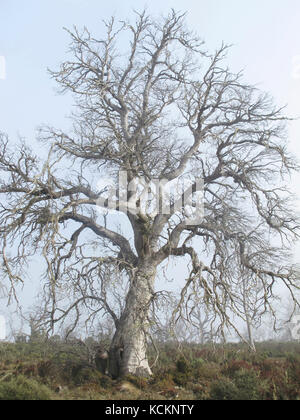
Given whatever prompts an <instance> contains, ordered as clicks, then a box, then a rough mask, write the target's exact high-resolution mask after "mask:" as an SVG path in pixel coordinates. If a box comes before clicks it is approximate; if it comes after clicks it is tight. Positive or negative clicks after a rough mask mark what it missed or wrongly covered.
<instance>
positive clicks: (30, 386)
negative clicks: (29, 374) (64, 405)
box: [0, 376, 52, 401]
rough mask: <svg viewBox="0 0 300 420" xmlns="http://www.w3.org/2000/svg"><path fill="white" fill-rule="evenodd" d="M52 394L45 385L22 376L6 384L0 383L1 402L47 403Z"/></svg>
mask: <svg viewBox="0 0 300 420" xmlns="http://www.w3.org/2000/svg"><path fill="white" fill-rule="evenodd" d="M51 396H52V392H51V390H50V389H49V388H47V387H46V386H45V385H42V384H40V383H38V382H36V381H35V380H33V379H27V378H25V377H24V376H18V377H14V378H12V379H11V380H10V381H8V382H0V400H1V401H38V400H41V401H47V400H51Z"/></svg>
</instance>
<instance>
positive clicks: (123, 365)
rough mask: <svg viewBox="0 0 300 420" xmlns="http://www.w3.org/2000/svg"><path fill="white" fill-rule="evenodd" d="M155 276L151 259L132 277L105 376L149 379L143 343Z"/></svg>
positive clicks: (145, 349) (142, 264)
mask: <svg viewBox="0 0 300 420" xmlns="http://www.w3.org/2000/svg"><path fill="white" fill-rule="evenodd" d="M155 276H156V265H155V264H154V263H153V261H151V260H149V261H146V262H145V261H143V262H141V263H140V265H139V267H138V268H137V269H136V271H135V273H134V274H133V277H132V279H131V286H130V289H129V292H128V295H127V298H126V304H125V308H124V311H123V313H122V315H121V317H120V320H119V321H118V324H117V328H116V332H115V335H114V337H113V340H112V343H111V347H110V351H109V373H110V375H111V376H112V377H115V378H116V377H120V376H124V375H127V374H134V375H138V376H149V375H151V373H152V372H151V369H150V367H149V364H148V359H147V343H146V341H147V330H148V328H149V320H148V315H149V306H150V303H151V298H152V297H153V287H154V282H155Z"/></svg>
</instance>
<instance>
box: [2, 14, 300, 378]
mask: <svg viewBox="0 0 300 420" xmlns="http://www.w3.org/2000/svg"><path fill="white" fill-rule="evenodd" d="M105 27H106V30H107V33H106V36H105V37H104V38H101V39H97V38H94V37H93V35H92V34H91V33H90V32H89V31H88V29H86V28H84V29H83V31H79V30H78V29H77V28H74V30H73V31H69V34H70V37H71V45H70V53H71V58H70V59H69V60H66V61H65V62H64V63H63V64H62V65H61V67H60V69H59V70H58V71H55V72H52V73H51V74H52V76H53V78H54V79H55V80H56V81H57V83H58V85H59V86H60V89H61V91H62V92H72V93H73V94H74V97H75V103H76V112H75V113H74V114H73V116H72V118H73V129H72V130H70V132H69V133H65V132H63V131H60V130H56V129H54V128H51V127H48V128H46V127H44V128H42V129H41V130H40V133H39V138H40V140H41V141H42V142H44V144H45V147H48V151H49V154H48V158H47V159H46V160H45V161H44V162H41V159H39V158H38V157H37V156H36V155H35V154H34V152H33V151H32V150H30V148H29V147H28V146H27V145H26V144H24V143H22V144H20V145H19V146H13V148H11V147H10V144H9V143H10V141H9V140H8V138H7V136H6V135H5V134H1V148H0V170H1V173H2V177H1V184H0V192H1V194H2V196H3V197H2V198H3V199H2V201H1V213H0V215H1V219H0V220H1V230H0V232H1V243H2V247H1V249H2V251H1V256H2V270H3V272H4V274H5V275H6V276H8V277H9V279H10V284H11V295H14V294H16V289H15V287H16V284H17V283H18V282H20V281H22V279H23V277H22V276H23V274H22V270H23V269H24V267H25V263H26V260H27V259H28V258H30V257H33V256H36V255H37V253H38V252H40V253H41V255H42V256H43V257H44V259H45V261H46V264H47V270H46V274H47V278H48V280H49V281H48V283H47V284H48V289H45V290H46V291H48V300H47V302H46V304H47V305H48V311H49V317H50V319H51V323H52V325H54V324H55V323H57V322H59V321H61V320H62V319H63V318H64V317H65V316H67V315H70V314H71V313H72V314H73V317H74V324H76V322H77V321H78V320H79V318H80V315H81V314H82V311H83V312H85V311H91V312H92V315H93V316H94V317H96V316H97V315H98V316H99V313H100V312H101V311H102V312H103V311H104V312H106V314H109V316H110V317H111V318H112V319H113V321H114V324H115V328H116V330H115V334H114V338H113V340H112V344H111V348H110V351H109V370H110V374H111V375H112V376H119V375H124V374H126V373H128V372H130V373H133V374H151V369H150V367H149V365H148V361H147V353H146V351H147V335H148V331H149V324H150V322H151V319H150V318H149V313H150V310H151V308H153V307H155V302H156V299H157V297H158V295H159V292H157V291H156V290H155V279H156V276H157V270H158V267H159V265H160V264H162V263H163V262H164V261H165V260H166V259H169V258H171V257H174V258H183V261H186V260H187V258H188V259H190V275H189V276H188V278H187V279H186V280H185V282H184V285H183V288H182V291H181V298H180V306H182V305H183V306H184V305H185V304H186V302H187V301H188V300H189V297H190V296H191V295H193V294H194V293H195V292H197V290H201V293H202V295H203V302H204V303H205V305H207V306H208V307H209V308H210V310H212V311H213V312H214V313H215V317H216V319H218V320H219V323H220V331H221V330H222V329H223V328H225V327H228V326H229V327H232V328H236V327H235V325H233V324H232V319H231V313H232V311H234V312H238V311H239V306H238V304H237V296H236V293H235V287H234V286H233V282H234V280H235V279H236V267H237V265H240V264H242V266H243V267H244V270H245V271H247V272H248V278H249V279H250V278H251V277H253V278H254V277H255V279H256V281H257V282H260V284H261V285H262V287H263V289H264V290H265V300H264V305H265V309H266V310H267V309H268V308H270V307H271V304H272V296H273V289H274V285H275V284H277V283H278V282H281V283H282V284H283V285H285V286H286V287H287V288H288V289H289V290H290V292H291V294H292V296H294V295H293V291H294V286H296V283H297V272H296V271H295V268H294V267H293V266H292V265H291V264H290V263H289V259H288V253H289V250H290V247H291V243H292V242H293V241H294V240H295V239H296V238H297V237H298V236H297V235H298V234H297V231H298V228H299V221H298V219H297V217H296V215H295V214H294V212H293V210H292V204H291V203H290V195H289V193H288V191H287V189H286V186H285V184H284V179H285V177H286V176H287V175H289V174H290V173H291V172H293V171H294V170H296V169H297V168H298V167H297V164H296V163H295V162H294V160H293V158H292V157H290V156H289V154H288V152H287V150H286V134H285V121H286V118H285V116H284V115H283V113H282V112H283V110H282V109H277V108H276V107H275V106H274V105H273V103H272V100H271V99H270V98H269V97H268V95H265V94H262V93H260V92H259V91H258V90H257V89H256V88H254V87H252V86H249V85H247V84H246V83H244V82H243V77H242V75H241V74H233V73H231V72H230V71H229V70H228V68H227V67H226V65H225V64H224V61H223V60H224V58H225V56H226V53H227V46H225V45H222V46H221V47H220V48H219V49H218V50H217V51H216V52H215V53H213V54H209V53H208V52H206V51H205V49H204V44H203V42H201V41H200V40H199V39H198V37H197V36H196V35H195V34H194V33H192V32H191V31H189V30H188V29H187V28H186V25H185V20H184V15H181V14H178V13H176V12H175V11H171V12H170V14H169V15H168V16H166V17H165V18H161V19H157V20H155V19H152V18H151V17H149V16H147V15H146V13H145V12H143V13H140V14H139V13H137V14H136V20H135V22H133V23H129V22H116V21H115V19H111V20H110V21H109V22H106V23H105ZM125 44H126V45H125ZM120 171H123V172H126V176H127V181H126V189H127V191H126V192H127V193H128V199H129V200H128V201H129V202H130V203H131V205H133V208H134V209H135V211H132V206H131V211H128V202H127V201H126V202H124V200H123V199H121V196H122V194H121V191H119V193H118V194H117V196H116V201H115V210H116V211H117V212H118V213H119V214H120V215H122V216H120V219H119V220H120V223H121V224H122V226H121V227H124V226H125V221H127V222H129V226H130V229H129V228H128V229H123V231H122V230H121V229H117V228H115V227H113V226H112V221H110V224H111V226H110V224H109V221H108V218H107V215H105V214H104V215H101V214H100V213H99V212H97V208H98V207H99V206H101V207H102V208H103V209H104V210H105V209H108V208H109V207H110V205H109V201H110V200H109V197H108V196H107V195H106V193H107V190H106V189H105V188H102V189H100V190H99V188H97V185H96V181H97V180H99V179H101V177H103V176H109V177H111V178H112V179H114V180H115V183H116V185H117V179H118V174H119V173H120ZM192 176H194V179H195V181H193V182H192V187H191V188H190V189H189V192H188V193H186V192H185V194H184V198H185V199H186V197H187V195H188V196H189V201H188V202H189V206H190V208H192V210H193V209H194V208H196V209H197V206H196V204H195V196H196V195H197V193H199V192H200V189H201V188H200V187H199V185H200V184H199V183H198V182H196V180H197V177H201V178H202V179H203V194H204V206H205V214H204V217H203V218H202V219H201V221H200V220H199V215H197V214H196V220H197V222H195V223H194V224H193V223H191V222H190V219H191V218H189V217H188V213H189V211H190V210H188V208H187V207H185V206H184V205H183V204H182V197H181V196H180V197H179V198H178V199H177V198H176V197H173V198H174V199H173V201H172V200H171V203H170V206H169V211H168V212H166V211H163V204H164V203H163V202H164V189H163V187H161V186H160V187H159V188H157V191H156V192H157V194H156V195H158V203H159V211H158V212H156V213H155V212H150V211H147V210H145V208H144V207H145V206H143V205H142V204H143V202H147V203H148V201H149V200H145V194H146V195H147V194H148V193H149V190H152V192H153V187H152V189H151V187H149V185H151V182H150V181H151V180H164V182H172V181H175V180H178V179H180V178H182V177H192ZM141 179H144V180H146V181H147V182H148V183H149V185H148V187H147V188H145V189H144V190H143V191H142V193H141V194H140V195H138V194H136V192H134V191H132V190H131V187H132V183H133V181H135V180H141ZM195 206H196V207H195ZM197 216H198V217H197ZM276 241H277V242H276ZM274 244H277V245H274ZM105 273H106V274H107V273H111V274H112V276H111V279H112V280H111V283H110V282H109V281H108V278H110V276H107V275H104V274H105ZM115 276H119V282H118V283H117V284H118V285H120V284H122V285H123V290H124V292H125V295H124V296H123V300H122V301H120V302H119V306H118V307H119V311H115V307H114V305H112V304H110V302H111V301H110V299H111V298H112V296H113V294H114V292H115V291H116V286H114V278H115ZM66 298H68V299H71V300H72V303H71V304H70V306H69V307H66V306H64V305H65V303H66ZM82 308H83V309H82ZM178 312H179V313H180V308H179V307H178Z"/></svg>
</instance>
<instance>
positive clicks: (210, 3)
mask: <svg viewBox="0 0 300 420" xmlns="http://www.w3.org/2000/svg"><path fill="white" fill-rule="evenodd" d="M145 5H147V8H148V11H149V13H152V14H154V15H159V14H161V13H166V12H167V11H169V10H170V8H174V9H175V10H179V11H187V12H188V14H187V22H188V23H189V25H190V27H191V28H193V29H194V30H195V31H197V33H198V34H199V35H200V36H201V37H202V38H203V39H204V40H205V41H206V42H207V45H208V47H210V48H213V49H214V48H216V47H217V46H219V45H220V43H221V42H222V41H223V40H224V41H225V42H226V43H228V44H234V46H233V48H232V50H231V52H230V55H229V57H228V63H229V65H230V67H231V69H233V70H235V71H239V70H240V69H244V73H245V79H246V80H247V81H248V82H250V83H255V84H256V83H258V84H259V86H260V87H261V89H263V90H267V91H269V92H270V93H271V94H272V95H273V96H274V97H275V99H276V100H277V102H278V103H279V104H285V103H289V107H288V112H289V113H290V114H291V116H296V115H297V116H300V66H299V67H297V64H298V63H299V64H300V25H299V22H300V2H299V0H285V1H284V2H283V1H279V0H252V1H251V2H250V1H238V0H206V1H203V0H185V1H184V2H183V1H179V0H164V1H161V0H151V1H148V2H144V1H143V0H142V1H141V0H131V1H124V0H122V1H121V0H110V1H102V0H26V1H25V0H0V56H2V57H5V62H6V79H5V80H0V130H2V131H6V132H8V133H9V134H10V136H11V138H12V139H14V140H15V139H16V136H17V134H18V133H19V134H21V135H22V136H25V137H26V138H27V140H28V142H32V143H33V139H34V131H35V129H36V127H37V126H38V125H40V124H43V123H46V124H51V125H54V126H56V127H66V126H67V125H68V122H67V120H66V118H65V116H66V115H68V113H69V112H70V109H71V104H72V101H71V100H70V98H68V97H62V96H58V95H57V94H56V93H55V90H54V88H55V85H54V83H53V81H52V80H51V79H50V77H49V75H48V74H47V70H46V69H47V67H49V68H52V69H56V68H57V67H58V65H59V63H60V62H61V61H62V60H63V59H64V57H65V52H66V50H67V47H68V42H69V37H68V35H67V34H66V32H65V31H63V30H62V28H63V27H68V28H71V27H72V26H73V25H74V24H75V25H77V26H78V27H82V26H83V25H86V26H87V27H88V28H89V29H90V30H91V31H92V32H93V33H94V35H95V36H96V37H97V34H99V37H101V34H102V31H103V26H102V23H101V20H102V19H108V18H109V17H110V16H111V15H112V14H115V15H116V17H117V18H119V19H120V20H121V19H126V18H129V17H130V16H132V9H137V10H141V9H142V8H143V7H144V6H145ZM1 62H2V61H0V63H1ZM293 63H294V68H293ZM0 74H1V72H0ZM299 135H300V123H299V122H294V123H292V124H291V127H290V139H291V147H292V148H293V150H294V151H295V153H296V154H297V155H298V157H299V158H300V143H299V141H300V139H299ZM299 185H300V176H299V177H298V178H297V179H295V181H294V189H295V191H296V192H297V193H298V194H299V196H300V190H299Z"/></svg>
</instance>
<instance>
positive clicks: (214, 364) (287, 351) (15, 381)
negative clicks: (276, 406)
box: [0, 341, 300, 400]
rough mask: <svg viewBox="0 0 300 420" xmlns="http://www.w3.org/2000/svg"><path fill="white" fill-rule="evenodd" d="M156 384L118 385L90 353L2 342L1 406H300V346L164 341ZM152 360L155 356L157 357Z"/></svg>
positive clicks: (127, 381) (131, 381) (130, 381)
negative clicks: (46, 402) (129, 402)
mask: <svg viewBox="0 0 300 420" xmlns="http://www.w3.org/2000/svg"><path fill="white" fill-rule="evenodd" d="M157 346H158V347H159V350H160V359H159V361H158V363H157V364H156V366H154V367H153V373H154V374H153V377H152V378H150V379H149V378H148V379H147V378H137V377H134V376H128V377H126V378H123V379H122V380H112V379H111V378H110V377H109V376H107V375H104V374H102V373H100V372H99V371H98V370H97V369H96V367H95V366H94V364H93V360H92V359H91V355H90V354H89V351H88V347H86V346H84V345H74V343H73V344H66V343H63V342H61V341H59V342H51V341H50V342H47V343H44V342H29V343H14V344H13V343H1V344H0V400H7V399H11V400H26V399H27V400H39V399H41V400H247V399H248V400H299V399H300V343H296V342H292V343H278V342H266V343H260V344H258V346H257V347H258V348H257V353H256V354H253V353H251V352H249V351H248V350H247V348H245V346H243V345H241V344H228V345H226V346H220V345H210V344H207V345H204V346H200V345H196V344H190V343H185V344H182V345H181V346H180V351H179V350H178V344H176V343H164V344H159V343H157ZM149 357H150V361H152V360H154V359H155V355H154V354H151V352H150V355H149Z"/></svg>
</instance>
